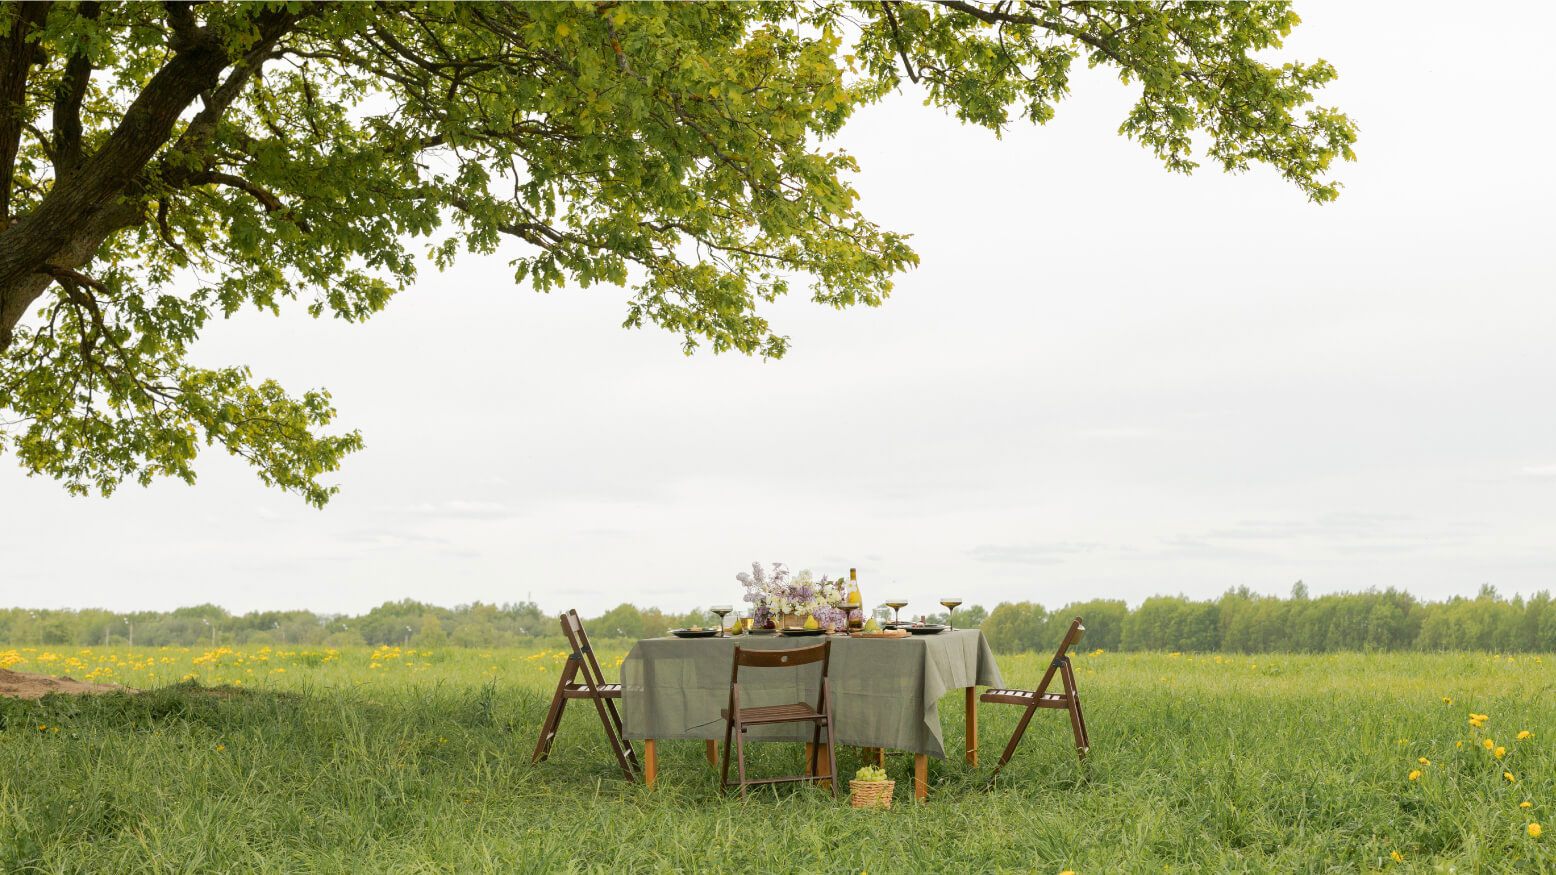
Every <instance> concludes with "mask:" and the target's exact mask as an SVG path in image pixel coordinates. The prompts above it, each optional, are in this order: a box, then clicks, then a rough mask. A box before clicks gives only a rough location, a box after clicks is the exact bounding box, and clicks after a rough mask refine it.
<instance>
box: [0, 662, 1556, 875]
mask: <svg viewBox="0 0 1556 875" xmlns="http://www.w3.org/2000/svg"><path fill="white" fill-rule="evenodd" d="M621 655H622V654H621V652H609V651H607V652H605V653H603V654H602V661H603V662H604V664H605V665H606V666H607V672H611V671H612V669H611V668H610V666H611V665H613V664H614V663H616V661H617V660H618V659H619V658H620V657H621ZM45 656H52V657H53V659H47V660H46V659H43V657H45ZM72 659H73V660H75V662H74V664H67V660H72ZM19 660H25V662H21V661H19ZM5 661H11V662H13V663H14V665H13V667H14V668H16V669H17V670H24V671H25V670H31V671H38V670H45V671H53V672H55V673H61V674H63V673H67V672H68V673H70V674H72V675H73V676H75V677H78V678H81V677H85V676H93V677H94V678H95V679H97V680H100V681H101V680H114V681H118V682H121V683H125V684H128V685H131V686H136V687H141V688H149V689H150V691H149V692H144V693H141V694H139V695H134V696H131V695H109V696H101V697H88V698H63V697H51V698H49V699H46V700H43V701H36V702H23V701H5V702H0V869H3V870H5V871H46V872H85V871H95V872H128V871H143V870H156V871H169V870H178V871H197V870H198V871H215V870H220V871H233V870H257V871H299V870H303V871H342V872H344V871H382V872H421V871H428V872H431V871H440V872H446V871H459V872H465V871H521V872H570V871H574V872H614V871H629V870H659V871H675V870H685V871H691V870H712V869H717V870H723V871H737V872H780V871H820V872H854V871H868V872H898V871H902V872H907V871H924V870H950V869H960V870H971V871H1000V870H1009V871H1014V870H1021V871H1032V870H1034V869H1035V870H1036V871H1039V872H1059V871H1061V870H1066V869H1068V870H1074V871H1075V872H1078V873H1084V872H1100V871H1117V870H1128V871H1142V872H1143V871H1152V872H1161V871H1164V869H1167V868H1169V867H1170V868H1171V869H1172V870H1176V871H1182V870H1216V871H1330V870H1361V869H1376V868H1390V867H1396V866H1402V867H1405V868H1408V869H1421V870H1428V871H1429V870H1431V869H1433V868H1434V867H1442V868H1444V869H1446V868H1448V867H1454V868H1456V869H1457V870H1458V871H1477V870H1479V871H1549V870H1551V869H1553V868H1556V832H1551V831H1549V830H1547V831H1546V833H1545V835H1543V836H1541V837H1538V838H1536V837H1531V836H1530V835H1529V834H1528V825H1529V824H1530V823H1536V822H1538V823H1542V824H1543V825H1545V826H1547V827H1556V813H1553V811H1556V753H1553V752H1552V742H1553V741H1556V719H1553V717H1552V715H1553V714H1556V658H1543V657H1518V658H1516V659H1509V658H1505V657H1495V656H1493V655H1472V654H1449V655H1431V656H1425V655H1419V654H1410V655H1404V654H1391V655H1363V654H1344V655H1325V656H1302V657H1286V656H1269V655H1266V656H1261V657H1256V658H1235V659H1228V658H1225V657H1218V656H1197V655H1189V656H1182V655H1163V654H1123V655H1115V654H1087V655H1082V656H1079V657H1077V660H1076V665H1077V672H1078V676H1079V682H1080V685H1081V689H1082V693H1083V701H1084V702H1085V704H1086V708H1087V716H1088V722H1089V724H1090V728H1091V735H1092V742H1093V744H1094V745H1095V749H1094V750H1093V752H1092V755H1091V756H1090V757H1089V758H1088V759H1087V760H1086V762H1085V764H1084V765H1082V764H1080V763H1079V762H1077V760H1076V758H1075V756H1074V753H1073V751H1072V749H1071V742H1070V739H1069V727H1068V722H1067V721H1066V720H1064V719H1063V717H1062V714H1060V713H1059V712H1054V713H1045V714H1039V715H1038V719H1037V720H1035V721H1034V723H1033V726H1032V728H1031V729H1030V730H1029V731H1028V733H1027V737H1026V741H1025V743H1024V744H1023V747H1022V749H1021V750H1020V751H1019V752H1018V754H1017V757H1016V759H1015V760H1014V761H1013V762H1012V763H1011V765H1010V766H1008V767H1007V768H1006V770H1005V771H1004V772H1003V773H1002V774H1001V775H1000V778H999V780H998V782H997V783H996V785H995V787H994V789H993V790H992V791H985V790H984V781H985V778H986V776H987V774H988V771H989V767H990V766H991V765H992V762H993V760H994V758H995V757H996V756H997V755H998V752H999V750H1000V748H1001V747H1002V746H1003V744H1004V741H1005V739H1006V738H1007V737H1008V735H1009V733H1010V731H1011V730H1012V728H1013V726H1014V723H1015V719H1016V716H1017V711H1016V709H1014V708H1000V707H997V706H984V709H983V712H982V716H981V722H982V727H983V728H982V739H981V741H982V749H983V750H982V758H983V762H984V766H983V768H981V769H978V770H973V769H971V768H969V767H967V766H966V765H964V764H963V763H962V762H961V761H960V757H957V758H955V759H951V760H947V761H946V762H944V763H940V762H936V761H931V767H930V782H931V799H930V802H929V804H928V805H925V806H916V805H913V804H911V800H910V798H909V794H908V785H909V783H910V782H909V780H908V777H909V775H908V773H909V771H910V768H911V761H910V759H908V758H894V759H893V760H892V761H891V762H890V763H889V765H888V771H890V772H892V773H893V776H894V777H895V778H897V780H898V788H897V791H898V792H897V800H896V803H897V804H896V807H895V808H894V809H893V810H891V811H889V812H880V811H855V810H853V809H851V808H849V807H848V806H847V804H846V802H844V801H841V800H839V801H834V800H833V799H832V797H831V796H830V795H829V794H827V793H826V792H825V791H822V790H819V789H816V788H810V787H799V788H796V787H788V788H783V789H779V790H768V791H765V792H762V793H758V794H756V795H755V796H754V798H753V800H752V802H751V804H750V805H749V806H747V807H746V808H742V807H741V806H740V804H739V803H738V802H735V801H731V800H726V799H723V798H721V797H720V796H719V795H718V792H717V789H716V778H715V775H714V773H713V772H712V770H711V769H709V768H708V766H707V764H706V762H705V761H704V760H703V750H702V745H701V744H699V743H695V742H667V743H664V744H662V745H661V772H660V774H661V781H660V786H659V789H658V790H657V791H655V792H649V791H647V790H645V789H644V788H643V787H641V786H639V785H631V784H627V783H626V782H625V781H623V780H621V778H620V777H619V774H618V773H617V771H616V767H615V765H614V761H613V760H612V758H611V756H610V754H609V752H608V750H607V749H606V747H605V744H604V741H603V737H602V735H601V733H600V728H599V725H598V720H597V718H596V717H595V715H594V714H593V711H592V709H586V708H576V707H575V708H570V709H569V714H568V716H567V718H566V720H565V721H564V725H563V727H562V733H561V736H560V738H559V740H558V743H557V747H556V749H555V751H554V753H553V755H552V758H551V760H550V761H549V762H547V763H545V764H542V765H540V766H538V767H537V766H531V765H529V754H530V751H531V749H532V748H533V745H534V740H535V734H536V732H537V730H538V727H539V723H540V720H541V718H542V717H543V715H544V713H545V707H546V703H547V700H548V698H549V695H550V688H551V686H552V685H553V684H554V683H555V679H556V675H557V673H558V672H559V670H560V662H561V658H560V654H558V653H557V652H556V651H492V652H483V651H462V650H446V651H439V652H434V653H417V652H410V651H404V652H402V651H396V650H394V649H392V648H391V649H380V650H378V651H369V650H366V649H363V650H360V651H348V652H343V653H335V652H324V651H313V652H294V651H285V650H282V651H275V652H269V651H247V652H239V653H234V652H230V651H217V652H214V653H212V652H207V651H203V650H198V649H196V650H149V649H144V648H141V649H137V650H136V651H134V652H129V651H126V650H123V649H112V650H103V649H91V650H86V651H70V652H69V653H59V652H55V653H49V652H47V651H45V650H42V649H38V650H17V651H3V650H0V664H4V662H5ZM1045 666H1046V657H1045V656H1038V655H1030V654H1029V655H1023V656H1009V657H1004V658H1002V659H1001V667H1002V669H1003V671H1004V674H1005V678H1006V680H1007V682H1009V683H1011V684H1012V685H1028V686H1030V685H1032V684H1034V683H1035V682H1036V680H1037V678H1038V676H1039V675H1040V674H1041V671H1042V669H1043V668H1044V667H1045ZM188 675H196V677H194V678H187V676H188ZM240 682H241V683H240ZM1445 699H1446V700H1451V702H1450V701H1445ZM1471 713H1477V714H1486V715H1489V720H1488V721H1486V722H1485V725H1484V726H1482V727H1480V728H1476V727H1473V726H1471V725H1469V723H1468V719H1469V715H1470V714H1471ZM941 717H942V720H943V721H944V730H945V735H946V740H947V748H948V749H949V750H959V749H960V747H961V737H962V728H961V727H962V713H961V701H960V697H959V696H948V697H947V698H946V699H945V700H944V701H943V702H941ZM1045 718H1046V719H1045ZM1520 731H1528V732H1530V733H1531V735H1530V736H1529V737H1527V738H1524V739H1518V738H1517V735H1518V733H1519V732H1520ZM1487 737H1490V738H1491V739H1492V740H1493V748H1492V749H1491V750H1487V749H1486V748H1485V747H1484V745H1483V743H1482V742H1483V741H1484V739H1486V738H1487ZM758 747H760V748H764V749H761V750H760V751H759V752H758V754H757V756H756V761H755V764H754V769H755V770H756V771H758V772H761V771H762V770H773V771H777V770H780V769H785V770H787V769H794V768H796V767H797V766H798V764H799V757H800V755H799V752H798V749H797V746H786V745H768V746H758ZM1496 747H1503V748H1505V750H1504V752H1503V755H1502V757H1501V758H1500V759H1499V758H1497V757H1496V756H1495V748H1496ZM1420 759H1427V760H1430V765H1426V764H1424V763H1420V762H1419V760H1420ZM858 765H859V761H858V759H857V757H856V755H855V753H854V752H853V751H851V750H850V751H846V752H844V753H843V754H842V756H841V757H840V762H839V767H840V769H841V770H842V771H843V772H844V773H845V776H846V774H847V773H849V772H851V771H852V770H853V769H854V768H857V766H858ZM1413 771H1419V772H1421V775H1420V776H1418V777H1417V778H1416V779H1414V780H1412V779H1411V778H1410V773H1411V772H1413ZM1504 773H1507V774H1511V775H1512V776H1513V778H1514V780H1513V781H1509V780H1507V779H1506V778H1505V777H1503V775H1504ZM845 789H846V787H845ZM1525 801H1528V802H1530V803H1531V804H1530V807H1528V808H1521V807H1519V804H1520V803H1521V802H1525ZM1396 854H1397V855H1398V858H1399V859H1396V857H1395V856H1394V855H1396Z"/></svg>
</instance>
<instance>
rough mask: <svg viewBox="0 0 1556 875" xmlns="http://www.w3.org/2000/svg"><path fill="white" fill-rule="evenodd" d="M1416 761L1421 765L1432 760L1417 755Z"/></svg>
mask: <svg viewBox="0 0 1556 875" xmlns="http://www.w3.org/2000/svg"><path fill="white" fill-rule="evenodd" d="M1416 762H1418V763H1420V764H1421V765H1423V766H1429V765H1431V764H1432V761H1431V760H1429V759H1427V758H1426V757H1418V758H1417V759H1416Z"/></svg>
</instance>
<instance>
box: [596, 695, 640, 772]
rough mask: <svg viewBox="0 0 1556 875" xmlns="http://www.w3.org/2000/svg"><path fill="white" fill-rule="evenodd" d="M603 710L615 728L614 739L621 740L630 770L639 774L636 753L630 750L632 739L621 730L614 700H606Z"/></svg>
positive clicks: (619, 716) (619, 717) (619, 715)
mask: <svg viewBox="0 0 1556 875" xmlns="http://www.w3.org/2000/svg"><path fill="white" fill-rule="evenodd" d="M605 708H606V710H608V711H610V715H611V723H612V724H614V725H615V727H616V737H617V738H619V739H621V746H622V748H624V749H625V750H626V752H627V762H629V763H631V764H632V768H634V769H637V770H638V771H640V772H641V771H642V770H643V767H642V766H641V765H639V764H638V755H637V751H635V750H633V749H632V739H630V738H628V737H627V731H626V730H625V729H623V728H622V724H621V714H620V713H619V712H618V711H617V710H616V700H614V699H606V700H605Z"/></svg>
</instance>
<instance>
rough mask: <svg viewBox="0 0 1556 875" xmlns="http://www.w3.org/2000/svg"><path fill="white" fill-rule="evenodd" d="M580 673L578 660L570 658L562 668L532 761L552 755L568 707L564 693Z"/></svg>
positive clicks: (539, 760) (542, 759)
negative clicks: (552, 748) (560, 677)
mask: <svg viewBox="0 0 1556 875" xmlns="http://www.w3.org/2000/svg"><path fill="white" fill-rule="evenodd" d="M577 673H578V661H577V660H576V659H572V658H569V659H568V660H567V666H566V667H565V668H563V669H562V679H561V680H559V681H557V685H556V694H555V695H553V696H552V697H551V707H550V708H548V709H546V721H545V722H544V723H542V724H541V725H540V738H539V739H538V740H537V741H536V742H535V755H534V756H532V757H530V762H531V763H539V762H544V761H545V759H546V757H548V756H550V755H551V743H552V742H554V741H556V734H557V730H558V729H559V728H560V727H561V725H562V711H563V710H565V709H566V708H567V697H566V696H564V695H562V693H563V691H564V690H566V689H567V685H568V684H569V683H571V682H572V680H573V675H575V674H577Z"/></svg>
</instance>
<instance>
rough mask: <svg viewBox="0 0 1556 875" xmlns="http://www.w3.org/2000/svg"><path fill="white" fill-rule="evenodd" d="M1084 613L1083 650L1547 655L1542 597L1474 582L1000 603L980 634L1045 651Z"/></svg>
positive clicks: (1546, 606) (1553, 622) (1550, 626)
mask: <svg viewBox="0 0 1556 875" xmlns="http://www.w3.org/2000/svg"><path fill="white" fill-rule="evenodd" d="M1077 616H1080V617H1084V618H1085V622H1086V637H1085V640H1084V642H1083V643H1084V646H1085V647H1086V648H1088V649H1095V648H1098V647H1100V648H1102V649H1104V650H1162V651H1199V652H1208V651H1217V650H1219V651H1226V652H1234V653H1270V652H1284V653H1325V652H1328V651H1335V650H1491V651H1502V652H1529V651H1540V652H1556V605H1553V603H1552V600H1551V594H1550V593H1549V592H1539V593H1536V594H1535V595H1533V596H1531V597H1530V598H1528V599H1527V600H1526V599H1524V598H1523V597H1521V596H1515V597H1514V598H1513V599H1512V600H1511V601H1508V600H1506V599H1502V598H1500V597H1498V596H1497V592H1496V590H1495V589H1494V588H1493V587H1490V586H1483V587H1481V589H1480V593H1479V594H1478V595H1477V596H1476V597H1475V598H1453V599H1449V600H1448V601H1445V602H1422V601H1418V600H1417V599H1416V598H1415V596H1412V595H1410V594H1409V593H1407V592H1401V591H1399V590H1396V589H1386V590H1383V591H1382V592H1378V591H1376V590H1369V591H1367V592H1359V593H1341V594H1338V595H1325V596H1319V597H1317V598H1310V597H1309V596H1308V592H1307V587H1305V586H1304V585H1303V584H1302V583H1301V582H1300V581H1299V582H1298V583H1297V585H1296V586H1295V587H1293V588H1292V591H1291V597H1290V598H1280V597H1278V596H1261V595H1255V594H1254V593H1252V592H1250V591H1248V589H1247V588H1246V587H1245V588H1242V589H1237V590H1232V591H1230V592H1228V593H1226V594H1225V595H1223V596H1221V597H1220V598H1219V599H1215V600H1214V601H1191V600H1189V599H1186V598H1182V597H1171V596H1158V597H1156V598H1150V599H1146V600H1145V601H1144V602H1143V603H1142V604H1141V605H1140V606H1139V607H1138V608H1135V609H1134V610H1130V609H1129V608H1128V606H1126V605H1125V604H1124V603H1123V602H1121V601H1103V600H1098V601H1089V602H1077V603H1074V604H1070V605H1066V606H1065V607H1063V608H1059V609H1058V610H1054V611H1049V610H1046V609H1044V608H1043V607H1042V606H1041V605H1035V604H1031V603H1028V602H1022V603H1020V604H1002V605H1000V606H999V607H997V608H995V609H994V611H993V612H992V613H990V614H989V618H988V619H987V620H985V621H984V623H983V632H984V634H985V635H987V636H988V638H989V643H990V645H991V646H992V647H993V648H994V649H995V650H998V651H1000V652H1003V653H1009V652H1021V651H1026V650H1035V651H1042V650H1046V649H1048V648H1051V647H1053V646H1054V645H1055V644H1056V643H1057V641H1058V638H1059V636H1060V635H1061V634H1062V629H1063V627H1064V626H1065V625H1066V624H1068V623H1069V622H1070V620H1071V619H1072V618H1074V617H1077Z"/></svg>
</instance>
